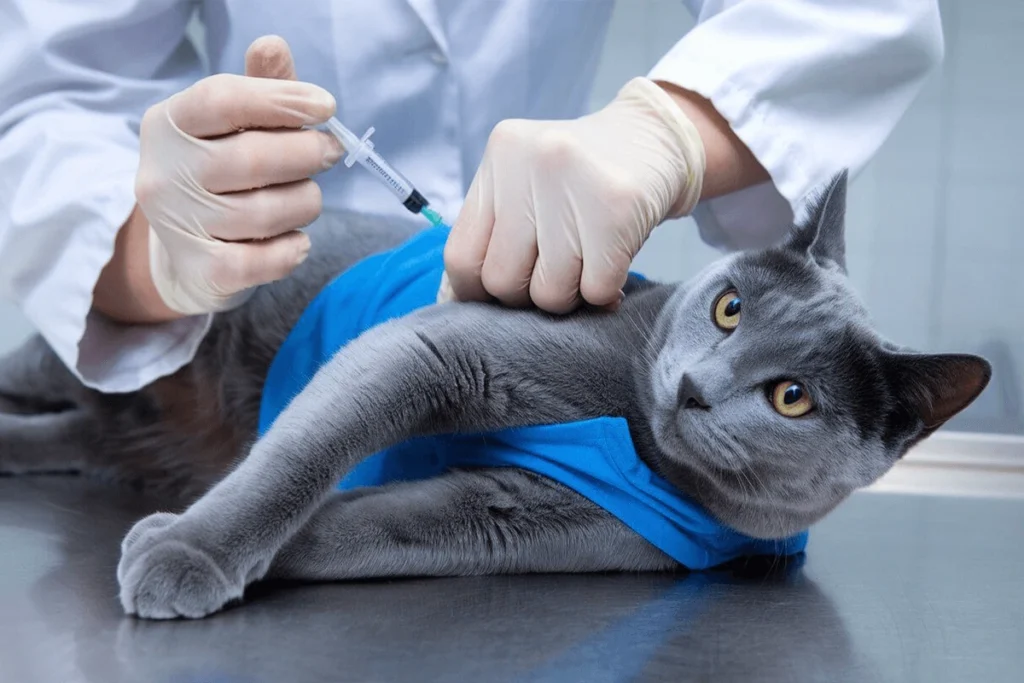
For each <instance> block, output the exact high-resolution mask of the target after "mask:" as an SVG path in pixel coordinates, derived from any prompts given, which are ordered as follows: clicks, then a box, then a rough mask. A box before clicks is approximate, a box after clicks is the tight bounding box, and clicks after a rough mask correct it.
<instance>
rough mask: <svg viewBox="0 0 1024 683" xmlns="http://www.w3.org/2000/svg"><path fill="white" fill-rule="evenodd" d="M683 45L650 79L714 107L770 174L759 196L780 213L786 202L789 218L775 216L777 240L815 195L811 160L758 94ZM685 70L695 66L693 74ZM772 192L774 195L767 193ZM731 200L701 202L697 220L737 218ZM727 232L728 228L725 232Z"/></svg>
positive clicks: (725, 241)
mask: <svg viewBox="0 0 1024 683" xmlns="http://www.w3.org/2000/svg"><path fill="white" fill-rule="evenodd" d="M685 43H686V40H685V39H684V40H683V41H681V42H680V44H679V45H677V46H676V47H675V48H674V49H673V50H672V51H671V52H669V54H667V55H666V56H665V57H664V58H663V59H662V60H661V61H660V62H659V63H658V64H657V65H655V67H654V68H653V69H652V70H651V72H650V73H649V74H648V78H650V79H651V80H654V81H662V82H666V83H671V84H673V85H676V86H679V87H681V88H684V89H686V90H690V91H693V92H695V93H697V94H699V95H701V96H702V97H704V98H706V99H708V100H710V101H711V103H712V104H713V105H714V106H715V109H716V110H717V111H718V113H719V114H721V116H722V117H723V118H724V119H725V120H726V121H727V122H728V123H729V126H730V128H731V129H732V130H733V132H735V133H736V135H737V137H739V139H740V140H742V141H743V143H744V144H745V145H746V146H747V147H748V148H749V149H750V151H751V152H752V153H753V155H754V157H755V158H756V159H757V160H758V161H759V162H760V163H761V165H762V166H764V167H765V169H766V170H767V171H768V174H769V176H770V178H771V182H770V183H765V184H764V186H758V190H757V193H758V194H760V195H762V196H764V195H766V194H769V195H770V194H775V195H776V197H775V199H776V200H777V201H772V202H771V203H772V204H773V205H774V206H775V207H777V208H779V207H780V205H781V204H783V202H782V200H784V201H785V204H787V205H788V208H789V211H788V212H786V211H779V212H777V215H778V222H779V225H778V226H771V229H770V231H769V232H771V233H773V235H772V236H773V237H775V236H777V235H779V234H782V232H783V231H784V230H785V229H787V228H788V227H789V225H790V224H791V222H792V220H793V216H794V215H797V214H798V213H799V211H800V207H801V206H802V205H803V204H804V201H805V198H806V196H807V194H808V193H809V192H811V191H813V190H814V189H815V185H814V183H813V180H812V178H811V177H810V175H809V174H808V173H807V172H806V169H808V168H811V166H810V165H809V163H807V160H808V159H809V158H810V157H809V155H808V154H807V152H806V150H805V149H804V148H803V145H802V144H801V143H800V141H799V140H798V139H797V138H796V137H795V135H794V132H795V131H792V130H787V127H786V126H782V125H777V124H775V123H773V121H772V113H771V108H770V106H769V105H768V104H767V103H766V102H763V101H760V100H759V99H758V97H757V94H756V90H755V89H754V88H752V87H747V86H745V85H744V84H742V83H739V82H737V81H736V80H735V78H733V77H732V75H731V74H730V73H729V72H728V70H726V69H720V68H716V65H715V64H714V62H713V61H709V59H708V55H706V54H701V55H700V57H699V58H698V57H697V56H696V55H690V54H688V50H687V48H686V46H685ZM685 65H692V68H687V66H685ZM748 189H750V188H748ZM769 189H771V190H774V192H770V193H769V192H767V190H769ZM741 192H744V191H741ZM734 194H736V193H734ZM730 199H731V196H730V195H726V196H724V197H719V198H717V199H715V200H712V201H711V202H701V204H702V205H703V206H701V205H698V210H697V211H695V213H694V218H696V219H697V220H698V221H700V220H701V217H702V216H703V217H704V218H705V219H711V218H712V214H716V215H717V214H719V213H721V212H722V211H725V212H726V213H734V211H730V210H729V207H728V205H729V204H730ZM742 203H743V204H746V203H747V202H746V201H743V202H742ZM723 229H726V230H727V229H728V228H727V227H726V226H723ZM712 241H713V242H718V243H719V244H720V245H722V246H732V245H729V244H728V242H729V241H730V240H729V239H728V238H727V237H725V236H722V237H721V238H719V239H715V240H712Z"/></svg>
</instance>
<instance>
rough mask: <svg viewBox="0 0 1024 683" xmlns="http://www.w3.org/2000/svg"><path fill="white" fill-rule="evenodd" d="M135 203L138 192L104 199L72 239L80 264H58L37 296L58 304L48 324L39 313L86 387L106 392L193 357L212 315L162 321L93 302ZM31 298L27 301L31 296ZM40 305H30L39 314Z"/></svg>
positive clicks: (136, 385) (142, 382)
mask: <svg viewBox="0 0 1024 683" xmlns="http://www.w3.org/2000/svg"><path fill="white" fill-rule="evenodd" d="M134 206H135V198H134V195H133V194H132V193H131V192H125V193H123V194H122V193H117V194H116V195H113V196H108V197H105V198H103V199H101V200H99V201H98V202H97V203H96V205H95V207H94V208H95V209H98V210H97V211H96V213H97V214H98V215H97V216H96V219H95V220H91V221H89V222H87V223H85V224H83V225H82V226H80V229H79V230H78V231H76V232H77V234H76V237H77V238H78V239H76V240H75V242H76V244H74V245H73V247H74V248H75V251H76V258H77V260H78V267H76V268H59V269H55V271H54V272H53V273H51V274H50V276H49V277H48V278H47V279H46V281H45V284H44V285H43V286H42V287H41V288H40V289H39V290H37V291H36V292H35V293H34V295H33V298H35V299H36V300H37V301H39V302H49V304H47V306H48V307H52V306H59V308H60V309H61V312H60V314H59V315H57V316H54V317H53V318H51V319H50V320H49V323H50V324H49V325H47V324H40V323H42V322H43V321H42V320H34V321H33V322H34V323H36V325H37V327H38V328H39V331H40V333H41V334H42V335H43V337H44V338H45V339H46V340H47V342H48V343H49V344H50V345H51V347H52V348H53V350H54V352H55V353H56V354H57V355H58V356H59V357H60V358H61V360H62V361H63V362H64V364H65V365H66V366H67V367H68V368H69V369H70V370H71V372H72V373H73V374H74V375H75V376H76V377H78V379H79V380H80V381H81V382H82V383H83V384H85V385H86V386H87V387H90V388H92V389H95V390H97V391H101V392H104V393H124V392H131V391H137V390H138V389H141V388H142V387H144V386H146V385H147V384H149V383H151V382H153V381H154V380H156V379H158V378H160V377H163V376H165V375H169V374H172V373H173V372H175V371H176V370H178V369H179V368H181V367H182V366H184V365H186V364H187V363H188V362H189V361H191V359H192V358H193V357H194V355H195V352H196V350H197V349H198V346H199V344H200V343H201V342H202V340H203V338H204V337H205V335H206V332H207V331H208V329H209V327H210V322H211V318H212V316H200V317H195V318H187V319H183V320H176V321H172V322H169V323H164V324H159V325H123V324H119V323H115V322H114V321H112V320H110V319H108V318H107V317H105V316H104V315H102V314H101V313H99V312H98V311H96V310H94V309H93V305H92V300H93V290H94V289H95V286H96V282H97V281H98V280H99V276H100V273H101V272H102V271H103V268H104V267H105V266H106V265H107V263H108V262H109V261H110V258H111V257H112V256H113V253H114V243H115V240H116V238H117V233H118V230H119V229H120V226H122V225H123V224H124V222H125V221H126V220H127V219H128V217H129V215H130V214H131V211H132V209H133V208H134ZM26 303H28V302H26ZM32 308H34V307H33V306H31V305H29V306H27V310H26V313H28V315H29V318H30V319H32V318H33V317H34V316H33V315H32V313H33V311H32Z"/></svg>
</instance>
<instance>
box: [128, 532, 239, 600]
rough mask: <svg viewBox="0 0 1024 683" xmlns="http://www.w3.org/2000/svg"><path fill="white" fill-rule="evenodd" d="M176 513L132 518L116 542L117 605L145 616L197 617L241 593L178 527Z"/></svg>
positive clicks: (212, 560) (210, 558) (236, 585)
mask: <svg viewBox="0 0 1024 683" xmlns="http://www.w3.org/2000/svg"><path fill="white" fill-rule="evenodd" d="M180 526H181V525H180V524H179V523H178V516H177V515H170V514H167V513H158V514H156V515H150V516H149V517H146V518H145V519H143V520H141V521H140V522H138V523H137V524H136V525H135V526H134V527H133V528H132V530H131V531H129V532H128V535H127V536H126V537H125V539H124V542H123V543H122V553H121V562H120V563H119V564H118V567H117V578H118V582H119V583H120V584H121V606H122V607H123V608H124V611H125V612H126V613H127V614H135V615H138V616H140V617H144V618H146V619H175V618H178V617H188V618H191V619H198V618H200V617H205V616H207V615H208V614H212V613H213V612H216V611H217V610H219V609H220V608H222V607H223V606H224V605H225V604H226V603H228V602H230V601H231V600H234V599H236V598H239V597H241V596H242V592H243V590H244V589H245V586H244V584H243V583H242V582H240V581H239V582H234V581H231V580H230V579H229V578H228V577H227V575H226V574H225V573H224V571H223V570H222V569H221V568H220V567H219V566H218V565H217V562H216V561H215V560H214V559H213V558H212V557H210V555H209V554H208V553H206V552H205V551H203V550H202V549H201V548H200V547H198V545H197V544H195V543H193V542H190V540H189V538H188V534H187V533H185V531H184V530H183V529H181V528H180Z"/></svg>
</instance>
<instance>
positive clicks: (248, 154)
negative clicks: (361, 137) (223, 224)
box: [193, 130, 344, 194]
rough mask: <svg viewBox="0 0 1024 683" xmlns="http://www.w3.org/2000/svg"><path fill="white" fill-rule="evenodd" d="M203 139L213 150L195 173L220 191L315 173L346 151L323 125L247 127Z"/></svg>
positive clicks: (288, 179)
mask: <svg viewBox="0 0 1024 683" xmlns="http://www.w3.org/2000/svg"><path fill="white" fill-rule="evenodd" d="M202 144H203V145H204V146H206V147H207V148H208V152H207V153H206V154H204V155H203V156H202V157H201V163H198V164H197V165H196V168H195V170H194V171H193V173H194V174H195V176H196V178H197V180H198V181H199V183H200V185H202V186H203V187H205V188H206V189H207V190H209V191H210V192H213V193H214V194H222V193H225V192H240V191H242V190H253V189H256V188H260V187H267V186H268V185H276V184H278V183H290V182H293V181H296V180H302V179H303V178H309V177H310V176H312V175H316V174H317V173H320V172H321V171H326V170H327V169H329V168H331V167H332V166H334V164H336V163H337V162H338V159H340V158H341V156H342V154H343V153H344V151H343V150H342V148H341V145H340V144H338V141H337V140H336V139H335V137H334V136H333V135H329V134H327V133H323V132H321V131H318V130H276V131H269V130H247V131H244V132H241V133H238V134H236V135H230V136H227V137H223V138H220V139H217V140H207V141H203V143H202Z"/></svg>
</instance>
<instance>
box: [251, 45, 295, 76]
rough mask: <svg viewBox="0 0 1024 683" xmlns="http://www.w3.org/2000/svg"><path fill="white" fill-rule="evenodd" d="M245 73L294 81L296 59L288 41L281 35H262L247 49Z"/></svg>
mask: <svg viewBox="0 0 1024 683" xmlns="http://www.w3.org/2000/svg"><path fill="white" fill-rule="evenodd" d="M245 75H246V76H253V77H256V78H277V79H280V80H286V81H294V80H296V79H297V78H298V75H297V74H296V73H295V61H294V60H293V59H292V51H291V49H290V48H289V47H288V43H287V42H285V39H284V38H282V37H281V36H261V37H259V38H257V39H256V40H254V41H252V44H251V45H249V49H248V50H246V51H245Z"/></svg>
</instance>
